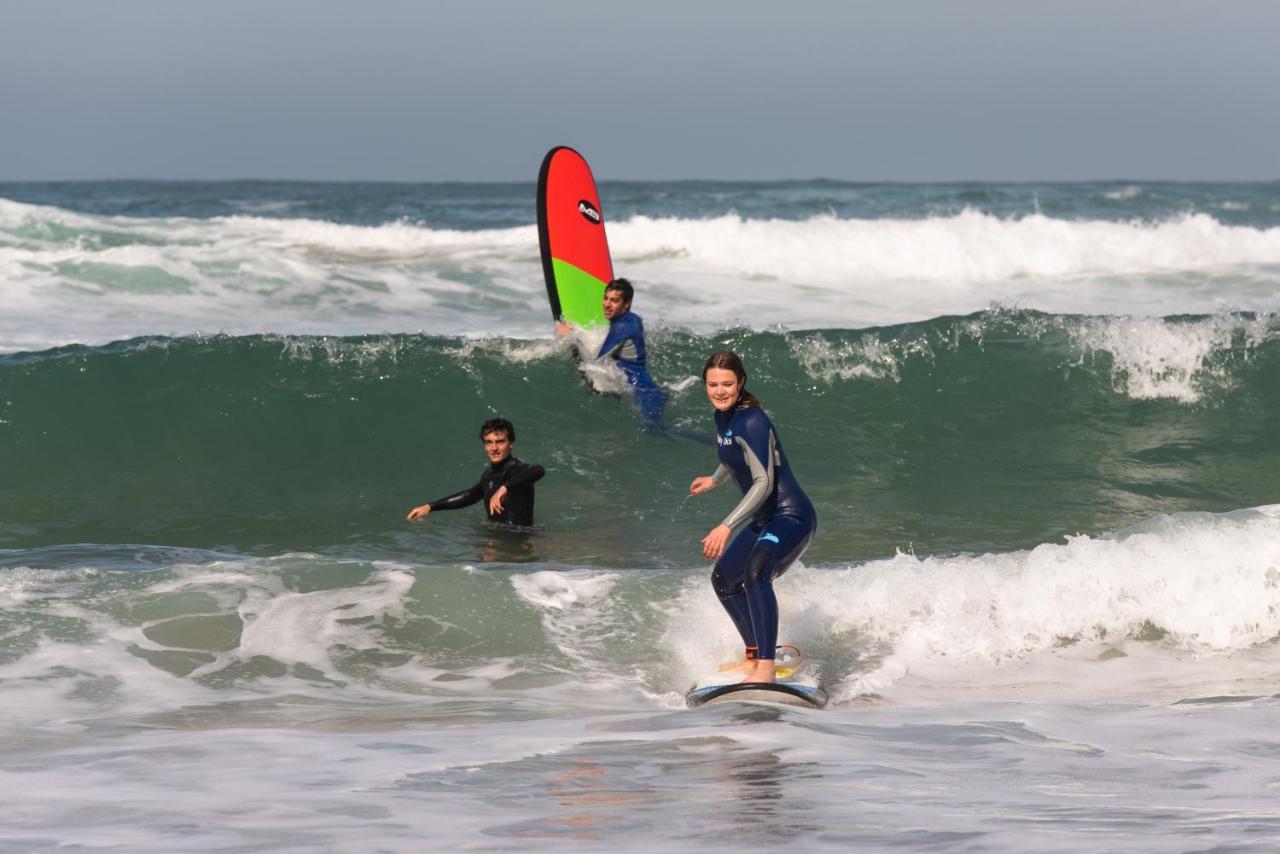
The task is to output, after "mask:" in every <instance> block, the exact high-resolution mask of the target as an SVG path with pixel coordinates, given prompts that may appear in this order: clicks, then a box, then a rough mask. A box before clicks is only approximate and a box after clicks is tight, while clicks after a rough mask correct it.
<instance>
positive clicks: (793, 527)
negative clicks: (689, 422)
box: [711, 406, 818, 659]
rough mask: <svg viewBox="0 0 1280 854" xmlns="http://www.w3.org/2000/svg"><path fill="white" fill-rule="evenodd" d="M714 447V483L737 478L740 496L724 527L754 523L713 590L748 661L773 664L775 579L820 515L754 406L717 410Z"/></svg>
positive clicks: (729, 552)
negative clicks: (717, 463)
mask: <svg viewBox="0 0 1280 854" xmlns="http://www.w3.org/2000/svg"><path fill="white" fill-rule="evenodd" d="M716 442H717V445H718V446H719V453H720V467H719V468H717V469H716V472H715V474H713V475H712V476H711V477H712V479H714V480H715V482H716V483H717V484H720V483H723V482H724V481H726V480H728V479H729V478H730V477H731V476H732V477H733V479H734V480H736V481H737V483H738V488H739V489H741V490H742V493H743V495H742V501H740V502H739V503H738V506H737V507H735V508H733V512H731V513H730V514H729V515H728V516H726V517H725V519H724V524H725V525H727V526H728V527H730V528H736V527H738V526H739V525H741V524H743V523H744V522H748V523H749V524H748V525H747V527H745V528H743V529H742V531H741V532H739V533H738V535H737V536H736V537H734V539H733V542H732V543H730V544H729V547H728V548H727V549H725V552H724V554H723V555H722V556H721V557H720V560H718V561H716V566H715V569H714V571H713V572H712V573H711V586H712V587H713V588H715V591H716V595H717V596H719V597H720V601H721V603H723V604H724V609H725V610H726V611H728V612H729V616H730V618H732V620H733V624H734V625H735V626H737V628H738V634H740V635H742V640H743V642H744V643H745V644H746V645H747V655H748V657H753V656H754V657H758V658H764V659H772V658H773V657H774V651H775V649H776V647H777V643H778V600H777V598H776V597H775V596H774V593H773V579H775V578H777V577H778V576H780V575H782V573H784V572H786V571H787V568H788V567H789V566H791V564H792V563H794V562H795V561H796V560H797V559H798V558H799V557H800V555H802V554H804V550H805V549H806V548H808V546H809V543H810V542H811V541H812V540H813V535H814V532H815V531H816V530H817V527H818V515H817V513H815V512H814V509H813V504H812V503H811V502H810V501H809V496H807V495H805V494H804V490H803V489H801V488H800V484H799V483H797V482H796V478H795V474H794V473H793V472H792V471H791V466H790V465H789V464H788V463H787V455H786V454H785V453H784V452H783V450H782V442H780V441H779V440H778V434H777V433H776V432H774V429H773V422H771V421H770V420H769V416H767V415H765V414H764V410H762V409H760V408H758V407H755V406H751V407H746V408H742V409H734V410H732V411H730V412H717V413H716Z"/></svg>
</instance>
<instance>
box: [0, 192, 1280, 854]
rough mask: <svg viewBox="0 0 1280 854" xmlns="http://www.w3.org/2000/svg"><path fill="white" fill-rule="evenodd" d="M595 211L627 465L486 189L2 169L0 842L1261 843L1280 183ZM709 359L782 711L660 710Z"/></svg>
mask: <svg viewBox="0 0 1280 854" xmlns="http://www.w3.org/2000/svg"><path fill="white" fill-rule="evenodd" d="M601 192H602V198H603V201H604V207H605V215H606V218H607V220H608V224H609V229H610V242H611V247H612V248H613V251H614V254H615V260H616V264H617V266H618V268H619V271H620V272H622V273H625V274H626V275H628V276H629V277H631V278H632V280H633V281H634V282H635V283H636V285H637V288H638V296H637V300H636V306H635V308H636V310H637V312H639V313H640V314H642V315H643V316H644V318H645V322H646V327H647V329H648V330H649V336H650V340H649V344H650V350H651V353H652V356H651V370H652V373H653V375H654V377H655V378H656V379H657V380H658V381H659V382H660V383H661V384H663V385H664V386H665V387H666V388H667V389H668V391H669V393H670V395H671V403H670V407H669V410H668V417H667V421H668V428H669V429H668V430H667V431H666V432H665V433H660V434H654V433H646V432H643V431H641V430H639V429H638V427H637V425H636V423H635V421H634V420H633V418H632V416H631V413H630V411H629V409H628V407H627V404H626V402H625V400H623V399H621V398H619V397H617V396H616V395H612V394H608V393H599V392H598V391H595V390H594V389H597V388H600V389H604V390H606V391H607V390H608V389H609V388H610V387H611V386H610V378H609V377H608V376H607V375H604V376H600V375H592V377H591V378H590V380H591V381H590V382H588V381H587V380H586V379H584V377H583V375H582V374H580V373H579V371H578V370H577V369H576V368H575V366H574V363H573V360H572V358H571V356H570V352H569V348H568V345H566V344H563V343H561V342H558V341H557V340H555V339H554V337H553V336H552V335H551V333H550V329H549V327H550V316H549V312H548V311H547V307H546V299H545V291H544V289H543V285H542V281H541V267H540V260H539V256H538V250H537V245H536V241H537V236H536V228H535V227H534V225H533V187H532V184H531V183H530V184H527V185H525V184H509V185H499V184H493V185H488V184H482V185H472V184H448V185H395V184H308V183H274V182H245V183H212V184H186V183H148V182H99V183H81V184H7V185H0V309H2V310H0V703H3V704H4V708H5V710H6V717H5V722H4V723H3V724H0V732H2V734H3V738H0V774H2V775H3V776H4V777H5V784H6V785H5V789H6V791H7V792H8V794H7V795H6V796H5V802H6V805H7V809H8V810H9V811H10V812H9V814H8V816H7V817H6V820H5V821H4V822H0V825H3V828H0V840H2V843H0V848H5V849H6V850H40V849H42V848H51V847H54V846H58V845H62V846H68V845H91V844H92V845H96V846H104V847H115V848H118V849H121V850H157V851H160V850H164V851H168V850H175V849H183V850H187V849H191V850H195V849H207V850H215V849H217V850H234V851H242V850H243V851H250V850H264V849H267V850H299V851H302V850H420V848H421V846H422V844H423V843H424V841H425V842H426V843H427V844H429V845H430V846H433V847H449V848H496V849H508V848H520V849H525V848H530V847H545V848H549V849H552V850H563V849H566V848H577V847H582V848H586V847H599V846H600V845H606V846H608V847H609V848H610V849H622V850H633V849H634V850H641V849H643V850H653V849H655V848H656V849H660V850H661V849H681V850H682V849H686V848H687V847H690V846H691V845H698V846H699V847H709V848H712V849H717V848H726V847H730V842H731V838H730V836H729V835H728V834H730V833H731V832H732V830H733V828H735V827H738V826H740V825H741V824H742V823H743V822H745V821H752V820H758V819H759V818H761V817H764V818H765V819H766V822H765V824H766V829H765V830H764V831H762V833H764V836H763V837H762V841H763V842H764V844H766V845H770V846H781V845H788V846H796V847H801V848H805V849H822V848H832V849H842V850H843V849H847V848H848V847H852V846H863V847H871V848H906V849H927V850H938V849H953V848H958V849H965V850H1019V851H1024V850H1043V851H1064V850H1080V849H1082V848H1089V849H1093V848H1103V849H1109V850H1117V849H1120V850H1144V851H1165V850H1168V851H1181V850H1186V848H1187V847H1189V844H1190V843H1194V847H1202V848H1203V847H1214V846H1218V847H1224V848H1225V847H1230V848H1232V850H1244V851H1251V850H1258V851H1263V850H1271V849H1273V848H1274V846H1275V842H1276V840H1277V838H1278V837H1280V813H1277V811H1276V810H1275V808H1274V806H1273V805H1272V803H1271V801H1272V798H1270V796H1269V793H1270V791H1271V790H1272V789H1273V788H1274V786H1275V774H1274V772H1273V769H1272V767H1271V766H1272V762H1271V760H1272V759H1273V757H1274V755H1275V752H1276V750H1277V745H1276V742H1275V739H1274V736H1273V730H1274V717H1275V710H1276V700H1275V697H1276V689H1275V687H1274V686H1275V684H1276V681H1277V678H1280V654H1278V653H1277V649H1276V638H1277V637H1280V545H1277V544H1280V508H1278V507H1277V506H1276V504H1277V502H1276V496H1277V494H1280V474H1277V472H1278V471H1280V466H1278V465H1277V463H1280V439H1277V438H1276V433H1275V430H1274V429H1273V427H1272V425H1273V424H1274V423H1275V422H1276V418H1277V415H1280V393H1278V392H1277V389H1276V384H1275V382H1274V379H1273V378H1274V376H1275V375H1276V369H1277V367H1278V366H1277V361H1278V360H1280V320H1278V319H1277V314H1276V311H1277V309H1278V308H1280V305H1278V301H1277V296H1276V295H1277V288H1278V287H1280V221H1278V219H1280V185H1276V184H1220V185H1186V184H1145V183H1144V184H1130V183H1124V182H1118V183H1107V184H1073V185H853V184H841V183H836V182H825V181H821V182H790V183H770V184H730V183H711V182H680V183H615V184H609V183H606V184H604V185H602V188H601ZM726 347H728V348H733V349H735V350H737V351H738V352H739V353H741V354H743V356H744V358H745V360H746V362H747V365H748V369H749V370H750V372H751V381H750V386H751V388H752V389H753V391H754V392H755V393H756V394H758V395H759V396H760V397H761V398H762V399H763V401H764V403H765V405H766V407H767V408H768V410H769V412H770V414H771V415H772V417H773V418H774V420H775V422H776V423H777V425H778V429H779V431H780V433H781V436H782V439H783V441H784V442H785V443H786V447H787V451H788V457H789V458H790V460H791V462H792V464H793V465H794V466H795V468H796V472H797V475H798V476H799V478H800V481H801V483H802V484H803V485H804V486H805V488H806V489H807V490H808V492H809V493H810V495H811V497H812V498H813V499H814V502H815V505H816V506H817V509H818V513H819V516H820V533H819V536H818V537H817V539H816V540H815V542H814V544H813V546H812V547H811V549H810V550H809V552H808V553H807V554H806V556H805V558H804V561H803V565H802V566H797V567H796V568H794V569H793V570H792V571H791V572H789V573H788V574H787V575H786V576H785V577H784V578H783V579H781V580H780V581H779V583H778V592H779V598H780V603H781V607H782V613H783V617H782V619H783V625H782V635H783V638H782V639H783V640H784V641H787V642H791V643H794V644H797V645H798V646H800V647H801V648H802V649H803V650H804V652H805V655H806V659H807V669H806V675H807V678H810V679H813V680H816V681H820V682H821V683H822V684H823V685H824V686H825V687H827V689H828V690H829V691H830V692H831V694H832V696H833V698H834V702H833V705H832V707H831V708H829V709H828V710H825V711H821V712H819V711H810V710H805V709H791V708H787V709H777V708H772V707H767V706H752V705H743V704H737V705H725V706H718V707H708V708H705V709H700V710H694V711H690V710H686V709H684V708H683V699H682V698H683V693H684V692H685V691H686V690H687V689H688V688H689V687H690V686H691V685H692V684H694V683H695V682H698V681H705V680H706V679H707V678H709V677H713V676H714V675H715V673H716V668H717V665H718V664H719V663H721V662H723V661H727V660H730V659H731V658H732V657H733V656H734V655H735V654H736V653H737V649H736V646H737V642H736V640H735V637H734V635H733V633H732V631H731V629H730V627H729V624H728V620H727V619H726V618H725V617H724V615H723V613H722V612H721V611H720V609H719V605H718V603H717V602H716V601H715V599H714V596H713V595H712V594H711V592H710V587H709V584H708V582H707V575H708V574H709V567H708V566H707V565H706V562H705V561H704V560H703V559H702V558H701V557H700V554H699V549H698V540H699V539H700V538H701V537H702V536H703V535H705V533H706V532H707V530H708V529H709V528H710V527H712V526H713V525H714V524H715V523H716V522H717V521H718V520H719V519H720V518H722V517H723V515H724V514H725V512H726V511H727V510H728V508H729V506H731V504H732V503H733V498H732V497H731V496H729V495H726V494H724V493H723V492H716V493H711V494H709V495H706V496H700V497H697V498H693V499H689V500H686V496H687V490H688V484H689V481H690V480H691V479H692V478H693V477H694V476H696V475H700V474H706V473H709V472H710V470H711V469H712V468H713V467H714V465H715V459H714V453H713V450H712V449H711V448H710V447H709V445H708V437H709V435H710V430H711V426H710V425H711V419H710V410H709V407H708V406H707V404H706V402H705V399H704V397H703V395H702V392H701V389H700V387H699V383H698V380H697V374H698V371H699V370H700V367H701V365H702V362H703V361H704V360H705V358H706V355H707V354H708V353H709V352H712V351H714V350H718V349H723V348H726ZM615 379H616V378H615ZM498 414H501V415H505V416H507V417H510V418H512V419H513V420H514V421H515V422H516V424H517V426H518V429H519V442H518V443H517V448H516V451H517V454H518V455H519V456H521V457H522V458H524V459H526V460H530V461H535V462H538V463H541V464H542V465H544V466H545V467H546V468H547V471H548V474H547V477H546V478H545V479H544V480H543V481H542V482H541V483H540V484H539V485H538V498H537V516H538V525H537V526H536V527H535V529H533V530H532V531H528V532H518V533H517V532H510V531H505V530H502V529H496V528H493V527H491V526H489V525H487V524H486V523H485V522H484V521H483V519H482V514H481V512H480V510H479V509H478V508H472V509H470V510H463V511H458V512H455V513H448V514H445V513H441V514H439V515H436V514H433V515H432V516H431V517H429V519H428V520H427V521H426V522H424V523H420V524H413V523H408V522H406V521H405V520H404V516H405V514H406V513H407V511H408V510H409V508H410V507H412V506H414V505H416V504H419V503H421V502H422V501H424V500H428V499H431V498H436V497H439V496H442V495H444V494H446V493H448V492H451V491H454V490H456V489H457V488H460V487H462V486H466V485H469V484H470V483H472V482H474V480H475V479H476V477H477V476H478V475H479V473H480V471H481V469H482V468H483V466H484V465H485V459H484V456H483V452H482V449H481V447H480V444H479V442H478V441H477V438H476V435H475V432H476V428H477V427H478V425H479V423H480V422H481V421H483V420H484V419H486V418H488V417H492V416H493V415H498ZM1097 781H1103V782H1097ZM175 793H176V794H178V795H180V796H179V797H175ZM691 805H692V806H693V808H692V809H691V808H690V807H691Z"/></svg>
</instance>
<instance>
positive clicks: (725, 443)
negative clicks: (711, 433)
mask: <svg viewBox="0 0 1280 854" xmlns="http://www.w3.org/2000/svg"><path fill="white" fill-rule="evenodd" d="M716 442H717V443H719V445H720V447H722V448H728V447H731V446H732V445H733V438H732V437H730V436H721V435H719V434H717V435H716Z"/></svg>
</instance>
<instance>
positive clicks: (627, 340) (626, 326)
mask: <svg viewBox="0 0 1280 854" xmlns="http://www.w3.org/2000/svg"><path fill="white" fill-rule="evenodd" d="M605 357H610V358H612V359H614V360H615V361H616V362H617V365H618V367H619V368H621V369H622V372H623V373H624V374H626V376H627V383H628V384H629V385H630V386H631V391H632V393H633V394H634V395H635V401H636V408H637V409H639V411H640V414H641V416H642V417H643V418H644V420H645V421H646V422H647V423H648V424H650V425H652V426H654V427H658V428H661V427H662V410H663V409H664V408H665V407H666V405H667V394H666V392H664V391H663V390H662V389H661V388H660V387H659V386H658V384H657V383H655V382H654V381H653V377H651V376H649V369H648V368H647V367H645V347H644V323H643V321H641V320H640V316H639V315H637V314H634V313H633V312H631V311H630V310H628V311H624V312H623V313H622V314H620V315H619V316H617V317H615V318H614V319H613V320H611V321H609V335H608V337H606V338H605V339H604V343H603V344H602V345H600V352H599V353H597V354H596V358H597V359H603V358H605Z"/></svg>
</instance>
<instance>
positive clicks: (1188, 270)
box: [0, 200, 1280, 350]
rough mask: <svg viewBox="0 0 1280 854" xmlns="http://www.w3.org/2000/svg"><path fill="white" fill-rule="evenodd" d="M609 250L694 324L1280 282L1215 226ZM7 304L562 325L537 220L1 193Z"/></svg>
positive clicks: (653, 307) (62, 319)
mask: <svg viewBox="0 0 1280 854" xmlns="http://www.w3.org/2000/svg"><path fill="white" fill-rule="evenodd" d="M610 245H611V247H612V249H613V252H614V256H615V267H616V269H617V270H618V271H619V272H620V273H624V274H626V275H628V276H629V277H631V278H632V279H633V280H635V281H636V282H637V284H638V285H639V295H638V297H637V305H636V309H637V311H639V312H641V313H643V314H644V315H645V316H646V318H647V319H648V320H649V322H650V325H654V324H655V323H656V324H662V323H665V324H671V325H678V326H684V327H689V328H693V329H695V330H711V329H719V328H724V327H725V326H726V325H732V324H736V323H742V324H746V325H748V326H751V327H754V328H766V327H772V326H775V325H784V326H787V327H791V328H819V327H832V328H861V327H865V326H870V325H877V324H886V323H897V322H904V321H910V320H921V319H925V318H929V317H934V316H939V315H945V314H968V313H971V312H974V311H977V310H981V309H984V308H986V307H988V306H990V305H992V304H993V303H998V304H1009V305H1017V306H1020V307H1024V308H1035V309H1040V310H1044V311H1048V312H1054V313H1076V314H1134V315H1142V316H1165V315H1170V314H1179V313H1201V314H1210V313H1214V312H1219V311H1223V310H1236V309H1238V310H1267V309H1272V308H1275V307H1276V306H1277V300H1276V290H1277V285H1278V284H1280V228H1256V227H1249V226H1231V225H1225V224H1223V223H1221V222H1219V221H1217V220H1215V219H1213V218H1212V217H1210V216H1208V215H1206V214H1191V215H1186V216H1181V217H1178V218H1174V219H1169V220H1164V221H1159V222H1136V221H1135V222H1109V221H1069V220H1061V219H1054V218H1051V217H1047V216H1044V215H1042V214H1033V215H1028V216H1023V217H1020V218H1013V219H1001V218H998V217H995V216H992V215H989V214H985V213H980V212H976V211H965V212H962V213H959V214H956V215H953V216H939V217H931V218H926V219H914V220H901V219H880V220H859V219H839V218H836V217H833V216H820V217H814V218H811V219H807V220H802V221H791V220H759V219H743V218H741V217H738V216H721V217H716V218H710V219H701V220H688V219H676V218H649V217H642V216H637V217H634V218H632V219H629V220H625V221H620V222H614V223H611V224H610ZM0 295H2V298H3V302H4V309H5V310H4V311H3V312H0V350H14V349H21V348H39V347H45V346H51V345H54V344H63V343H71V342H80V343H101V342H104V341H106V340H111V339H117V338H123V337H131V336H137V335H146V334H161V335H164V334H190V333H195V332H205V333H213V332H219V331H224V332H228V333H232V334H244V333H256V332H278V333H287V334H357V333H368V332H397V331H419V330H421V331H426V332H430V333H436V334H451V335H464V336H492V335H501V336H508V337H509V336H515V337H545V336H547V335H548V334H549V327H550V318H549V317H548V314H547V309H546V298H545V290H544V286H543V282H542V268H541V262H540V258H539V254H538V247H537V232H536V229H535V228H534V226H532V225H530V226H521V227H518V228H507V229H491V230H480V231H459V230H449V229H432V228H427V227H423V226H419V225H415V224H412V223H408V222H397V223H390V224H387V225H382V226H377V227H366V226H355V225H342V224H336V223H328V222H318V221H313V220H302V219H293V220H289V219H262V218H255V217H250V216H235V217H223V218H215V219H207V220H203V219H187V218H151V219H139V218H128V217H100V216H90V215H84V214H76V213H72V212H69V211H65V210H60V209H57V208H49V207H40V206H34V205H26V204H20V203H17V202H11V201H5V200H0Z"/></svg>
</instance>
